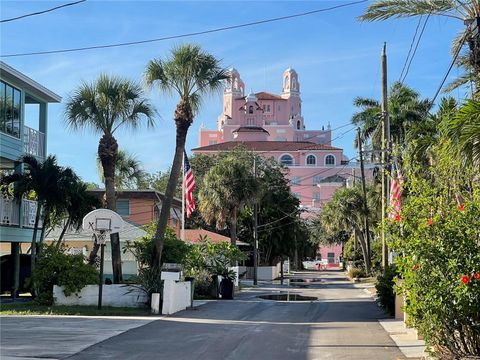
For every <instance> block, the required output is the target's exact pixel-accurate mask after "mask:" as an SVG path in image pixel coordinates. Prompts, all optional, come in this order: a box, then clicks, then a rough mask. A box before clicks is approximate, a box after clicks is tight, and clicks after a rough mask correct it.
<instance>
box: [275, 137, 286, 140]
mask: <svg viewBox="0 0 480 360" xmlns="http://www.w3.org/2000/svg"><path fill="white" fill-rule="evenodd" d="M275 141H287V138H286V137H284V136H277V137H276V138H275Z"/></svg>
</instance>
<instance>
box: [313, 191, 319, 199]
mask: <svg viewBox="0 0 480 360" xmlns="http://www.w3.org/2000/svg"><path fill="white" fill-rule="evenodd" d="M313 200H315V201H320V193H319V192H317V191H315V192H314V193H313Z"/></svg>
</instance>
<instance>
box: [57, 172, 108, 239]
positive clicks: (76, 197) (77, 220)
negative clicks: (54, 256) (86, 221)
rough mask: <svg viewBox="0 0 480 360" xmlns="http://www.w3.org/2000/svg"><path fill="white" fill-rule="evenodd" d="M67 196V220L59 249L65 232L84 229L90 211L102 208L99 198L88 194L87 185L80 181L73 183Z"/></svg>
mask: <svg viewBox="0 0 480 360" xmlns="http://www.w3.org/2000/svg"><path fill="white" fill-rule="evenodd" d="M65 195H66V196H65V200H66V202H67V204H66V206H65V211H66V214H67V218H66V220H65V221H64V223H63V229H62V232H61V233H60V236H59V238H58V239H57V248H59V247H60V246H61V244H62V240H63V237H64V235H65V232H66V231H67V230H68V229H70V228H71V229H74V230H78V229H80V228H81V227H82V220H83V217H84V216H85V215H86V214H88V213H89V212H90V211H92V210H94V209H96V208H98V207H100V201H99V200H98V198H97V197H96V196H93V195H91V194H89V193H88V192H87V184H86V183H84V182H82V181H80V180H78V181H76V182H73V183H72V184H71V185H70V186H69V187H68V188H67V191H66V194H65Z"/></svg>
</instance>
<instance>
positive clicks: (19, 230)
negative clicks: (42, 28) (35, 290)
mask: <svg viewBox="0 0 480 360" xmlns="http://www.w3.org/2000/svg"><path fill="white" fill-rule="evenodd" d="M60 101H61V97H60V96H59V95H57V94H55V93H54V92H53V91H51V90H49V89H47V88H45V87H44V86H42V85H40V84H39V83H37V82H36V81H35V80H33V79H31V78H29V77H28V76H26V75H25V74H23V73H21V72H20V71H18V70H16V69H14V68H12V67H11V66H9V65H7V64H5V63H4V62H1V61H0V171H1V173H2V174H8V173H15V172H17V173H22V172H23V171H24V165H23V164H22V163H21V162H20V161H19V159H20V157H21V156H23V155H26V154H29V155H33V156H35V157H36V158H37V159H38V160H39V161H43V160H44V159H45V157H46V154H47V129H48V105H49V104H50V103H59V102H60ZM27 110H28V111H27ZM26 124H29V125H28V126H27V125H26ZM36 209H37V202H36V201H32V200H27V199H22V200H21V201H16V200H14V199H10V198H6V197H4V196H3V195H0V245H1V253H2V255H3V254H8V253H11V255H12V257H13V266H14V267H15V269H16V271H13V272H12V273H13V274H14V275H13V276H14V277H15V279H13V280H14V281H13V283H14V284H17V285H18V274H19V268H18V266H19V261H18V259H19V253H20V245H21V244H27V243H31V241H32V235H33V227H34V223H35V213H36ZM8 247H10V249H8ZM16 288H18V286H16Z"/></svg>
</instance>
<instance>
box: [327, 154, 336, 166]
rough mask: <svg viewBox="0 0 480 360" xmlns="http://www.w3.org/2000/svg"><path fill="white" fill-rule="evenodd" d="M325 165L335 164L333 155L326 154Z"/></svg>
mask: <svg viewBox="0 0 480 360" xmlns="http://www.w3.org/2000/svg"><path fill="white" fill-rule="evenodd" d="M325 165H335V156H333V155H327V156H326V157H325Z"/></svg>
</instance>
